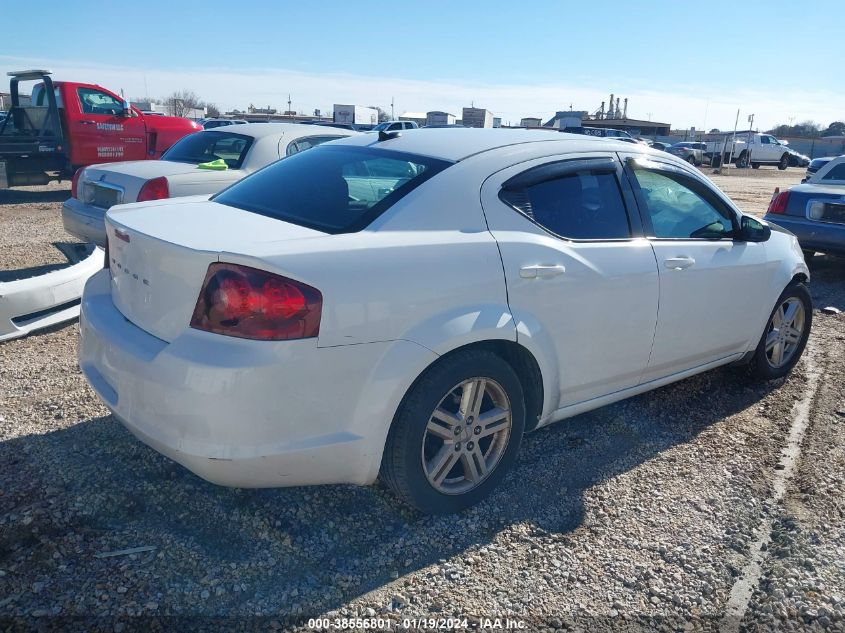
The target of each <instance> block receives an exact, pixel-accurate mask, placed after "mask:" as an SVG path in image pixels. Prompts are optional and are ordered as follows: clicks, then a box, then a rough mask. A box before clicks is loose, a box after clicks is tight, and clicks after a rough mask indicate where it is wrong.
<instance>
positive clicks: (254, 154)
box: [62, 123, 357, 246]
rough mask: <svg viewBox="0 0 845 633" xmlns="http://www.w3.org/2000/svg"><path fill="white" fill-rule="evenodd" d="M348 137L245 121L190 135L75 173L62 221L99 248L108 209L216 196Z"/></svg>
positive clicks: (305, 127) (341, 132)
mask: <svg viewBox="0 0 845 633" xmlns="http://www.w3.org/2000/svg"><path fill="white" fill-rule="evenodd" d="M354 134H357V132H352V131H350V130H334V129H331V130H329V129H325V128H315V127H314V126H313V125H299V124H293V123H245V124H241V125H237V126H230V127H226V128H223V129H215V130H207V131H204V132H197V133H195V134H190V135H188V136H186V137H184V138H182V139H181V140H179V141H177V142H176V143H175V144H174V145H173V146H172V147H171V148H170V149H169V150H167V151H166V152H165V153H164V155H163V156H162V157H161V160H136V161H127V162H123V163H104V164H101V165H91V166H90V167H84V168H82V169H80V170H78V171H77V172H76V174H75V175H74V177H73V183H72V187H71V198H70V199H68V200H66V201H65V202H64V204H63V205H62V221H63V223H64V227H65V230H66V231H67V232H68V233H70V234H71V235H73V236H74V237H77V238H79V239H81V240H82V241H84V242H94V243H95V244H97V245H98V246H105V243H106V242H105V239H106V238H105V232H104V225H103V217H104V216H105V214H106V211H108V210H109V209H110V208H111V207H112V206H114V205H118V204H125V203H128V202H145V201H149V200H160V199H162V198H176V197H180V196H193V195H200V194H204V195H210V194H213V193H217V192H218V191H220V190H222V189H224V188H226V187H228V186H229V185H231V184H232V183H233V182H236V181H238V180H240V179H241V178H243V177H244V176H246V175H248V174H251V173H252V172H254V171H257V170H259V169H261V168H262V167H266V166H267V165H269V164H270V163H272V162H274V161H277V160H279V159H280V158H285V157H286V156H290V155H292V154H296V153H297V152H301V151H302V150H305V149H309V148H311V147H314V146H316V145H320V144H321V143H325V142H327V141H333V140H336V139H339V138H344V137H346V136H352V135H354Z"/></svg>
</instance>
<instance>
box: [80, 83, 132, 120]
mask: <svg viewBox="0 0 845 633" xmlns="http://www.w3.org/2000/svg"><path fill="white" fill-rule="evenodd" d="M76 94H77V95H78V96H79V105H80V106H81V108H82V112H84V113H85V114H105V115H112V116H117V115H119V114H122V113H123V103H122V102H121V101H119V100H117V99H115V98H114V97H112V96H111V95H110V94H107V93H105V92H103V91H101V90H95V89H94V88H77V89H76Z"/></svg>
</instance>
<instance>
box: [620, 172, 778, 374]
mask: <svg viewBox="0 0 845 633" xmlns="http://www.w3.org/2000/svg"><path fill="white" fill-rule="evenodd" d="M627 170H628V174H629V177H630V180H631V182H632V185H633V186H634V191H635V194H636V196H637V201H638V203H639V206H640V208H641V210H642V211H643V213H642V219H643V223H644V228H645V231H646V234H647V235H648V237H649V241H650V242H651V246H652V248H653V249H654V254H655V256H656V258H657V266H658V271H659V275H660V310H659V316H658V320H657V331H656V333H655V337H654V349H653V350H652V353H651V361H650V362H649V366H648V371H647V372H646V374H645V375H644V376H643V381H649V380H653V379H656V378H661V377H663V376H668V375H671V374H675V373H678V372H682V371H685V370H687V369H692V368H695V367H699V366H701V365H705V364H707V363H711V362H715V361H719V360H724V359H726V358H728V357H730V356H734V355H737V354H740V353H742V352H744V351H746V349H747V348H748V347H749V344H755V343H756V340H757V339H758V338H759V336H760V335H761V334H762V327H763V323H762V322H758V321H759V320H760V319H759V317H760V315H761V310H763V309H764V308H765V306H764V304H765V303H766V301H768V299H767V292H768V290H769V289H770V288H771V284H772V281H773V278H774V275H775V272H776V267H777V262H769V261H768V258H767V257H766V253H765V250H766V246H765V243H750V242H741V241H737V240H735V239H734V237H735V235H736V232H737V230H738V228H739V220H738V214H737V212H736V211H734V210H733V209H732V208H731V207H730V206H729V205H728V204H727V203H726V202H725V201H724V200H723V199H722V198H721V196H720V194H718V193H717V192H716V191H715V190H714V189H713V188H712V186H711V185H709V184H707V183H706V182H705V181H704V180H703V179H701V178H699V177H696V176H694V175H693V174H691V173H689V172H687V171H686V170H684V169H682V168H680V167H677V166H674V165H670V164H666V163H662V162H659V161H654V160H648V161H641V160H639V159H636V160H633V159H632V160H628V161H627Z"/></svg>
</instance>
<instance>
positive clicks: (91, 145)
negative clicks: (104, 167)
mask: <svg viewBox="0 0 845 633" xmlns="http://www.w3.org/2000/svg"><path fill="white" fill-rule="evenodd" d="M51 74H52V73H51V72H50V71H49V70H23V71H15V72H10V73H8V75H9V76H10V77H11V79H10V81H9V92H10V94H11V104H12V106H11V108H10V109H9V112H8V115H7V116H6V118H5V119H3V120H0V189H3V188H6V187H17V186H26V185H45V184H47V183H48V182H50V181H51V180H62V179H64V178H70V177H71V176H73V174H74V172H75V171H76V170H77V169H79V168H80V167H85V166H87V165H93V164H97V163H109V162H114V161H123V160H142V159H157V158H159V157H161V155H162V153H163V152H164V151H165V150H167V149H168V148H169V147H170V146H171V145H173V143H175V142H176V141H178V140H179V139H180V138H182V137H183V136H185V135H187V134H192V133H193V132H198V131H199V130H201V129H202V126H201V125H199V124H198V123H195V122H193V121H191V120H189V119H184V118H181V117H171V116H148V115H145V114H144V113H143V112H141V111H140V110H139V109H138V108H135V107H133V106H132V105H130V104H129V102H128V101H126V100H125V99H123V98H122V97H119V96H118V95H116V94H115V93H113V92H111V91H110V90H108V89H106V88H103V87H102V86H98V85H96V84H87V83H78V82H73V81H53V80H52V78H51V77H50V75H51ZM28 81H35V82H37V83H36V84H35V85H34V86H33V87H32V96H31V102H30V103H29V104H28V105H24V103H23V101H24V100H23V99H21V94H20V83H21V82H28Z"/></svg>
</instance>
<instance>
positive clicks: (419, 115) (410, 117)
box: [399, 112, 426, 127]
mask: <svg viewBox="0 0 845 633" xmlns="http://www.w3.org/2000/svg"><path fill="white" fill-rule="evenodd" d="M399 120H400V121H413V122H414V123H416V124H417V125H419V126H420V127H422V126H423V125H425V121H426V114H425V112H405V113H403V114H400V115H399Z"/></svg>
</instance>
